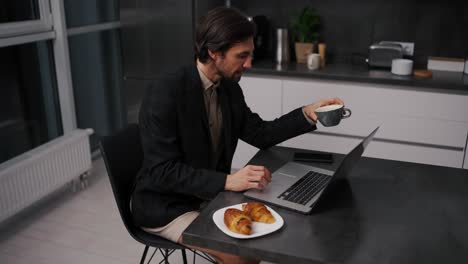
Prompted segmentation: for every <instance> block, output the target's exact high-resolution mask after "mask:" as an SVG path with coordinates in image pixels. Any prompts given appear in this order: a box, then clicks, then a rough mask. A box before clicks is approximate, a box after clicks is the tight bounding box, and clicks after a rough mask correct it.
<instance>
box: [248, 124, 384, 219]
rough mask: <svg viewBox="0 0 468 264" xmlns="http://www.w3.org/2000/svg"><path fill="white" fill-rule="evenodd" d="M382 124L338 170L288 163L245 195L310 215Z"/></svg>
mask: <svg viewBox="0 0 468 264" xmlns="http://www.w3.org/2000/svg"><path fill="white" fill-rule="evenodd" d="M378 129H379V127H377V128H376V129H374V131H372V132H371V133H370V134H369V135H368V136H367V137H365V138H364V139H363V140H362V141H361V142H360V143H359V144H358V145H357V146H356V147H355V148H354V149H353V150H351V151H350V152H349V153H348V154H347V155H346V156H345V158H344V159H343V161H342V162H341V164H340V166H339V167H338V168H337V169H336V170H335V171H331V170H326V169H322V168H318V167H314V166H309V165H305V164H301V163H296V162H288V163H286V164H285V165H284V166H282V167H281V168H279V169H278V170H277V171H275V172H274V173H273V174H272V179H273V180H272V182H271V183H270V184H268V185H267V186H266V187H265V188H264V189H263V190H258V189H250V190H247V191H246V192H244V195H245V196H247V197H249V198H252V199H254V200H259V201H263V202H266V203H270V204H274V205H278V206H280V207H284V208H287V209H291V210H294V211H298V212H301V213H304V214H309V213H311V211H312V208H314V206H315V205H316V204H317V202H318V201H319V199H320V197H321V196H322V194H323V193H324V191H325V190H326V189H327V188H329V187H330V186H331V184H330V183H331V182H332V179H335V178H343V177H347V175H348V174H349V173H350V172H351V170H352V169H353V167H354V166H355V165H356V163H357V161H358V160H359V159H360V158H361V156H362V153H363V152H364V150H365V149H366V147H367V145H369V143H370V142H371V141H372V138H373V137H374V135H375V133H377V130H378Z"/></svg>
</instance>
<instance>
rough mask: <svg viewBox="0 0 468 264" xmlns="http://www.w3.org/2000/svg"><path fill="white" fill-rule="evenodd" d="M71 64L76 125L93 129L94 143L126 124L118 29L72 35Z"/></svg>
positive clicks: (70, 45)
mask: <svg viewBox="0 0 468 264" xmlns="http://www.w3.org/2000/svg"><path fill="white" fill-rule="evenodd" d="M68 43H69V49H70V64H71V71H72V80H73V89H74V96H75V108H76V118H77V125H78V127H79V128H93V129H94V131H95V133H94V135H93V136H91V146H92V148H93V149H96V148H97V147H98V145H97V143H98V141H97V140H98V138H99V137H100V136H105V135H109V134H112V133H114V132H115V131H117V130H118V129H120V128H121V127H123V124H124V123H126V121H125V120H126V117H125V115H124V114H123V113H125V110H124V104H123V103H122V96H121V76H122V70H121V59H120V45H119V31H118V30H108V31H99V32H93V33H87V34H80V35H76V36H71V37H69V42H68Z"/></svg>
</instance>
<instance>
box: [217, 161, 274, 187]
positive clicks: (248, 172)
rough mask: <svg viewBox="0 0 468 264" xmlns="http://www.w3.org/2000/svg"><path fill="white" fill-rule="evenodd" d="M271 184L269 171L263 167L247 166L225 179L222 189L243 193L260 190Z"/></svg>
mask: <svg viewBox="0 0 468 264" xmlns="http://www.w3.org/2000/svg"><path fill="white" fill-rule="evenodd" d="M270 182H271V173H270V171H269V170H268V169H267V168H265V167H263V166H255V165H247V166H245V167H244V168H243V169H240V170H238V171H237V172H235V173H234V174H229V175H228V176H227V178H226V184H225V186H224V189H225V190H227V191H235V192H240V191H245V190H247V189H252V188H255V189H260V190H262V189H263V187H264V186H266V185H268V184H269V183H270Z"/></svg>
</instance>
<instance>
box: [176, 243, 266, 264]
mask: <svg viewBox="0 0 468 264" xmlns="http://www.w3.org/2000/svg"><path fill="white" fill-rule="evenodd" d="M178 243H179V244H182V245H184V246H186V247H188V248H191V249H194V250H198V251H202V252H205V253H208V254H210V255H211V256H213V257H214V258H215V259H216V262H218V263H219V264H224V263H228V264H231V263H238V264H244V263H245V264H257V263H259V262H260V261H259V260H256V259H250V258H245V257H240V256H237V255H232V254H228V253H224V252H221V251H216V250H212V249H207V248H201V247H195V246H191V245H187V244H184V243H183V241H182V236H181V237H180V238H179V240H178Z"/></svg>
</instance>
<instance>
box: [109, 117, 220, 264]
mask: <svg viewBox="0 0 468 264" xmlns="http://www.w3.org/2000/svg"><path fill="white" fill-rule="evenodd" d="M100 148H101V154H102V157H103V159H104V163H105V164H106V168H107V174H108V175H109V179H110V183H111V186H112V191H113V192H114V197H115V200H116V202H117V207H118V208H119V212H120V216H121V218H122V220H123V222H124V224H125V227H126V228H127V231H128V232H129V233H130V235H131V236H132V237H133V238H134V239H135V240H137V241H138V242H140V243H142V244H144V245H145V249H144V251H143V255H142V256H141V261H140V263H141V264H143V263H144V262H145V260H146V255H147V253H148V249H149V247H154V248H155V250H154V252H153V255H152V256H151V258H150V259H149V260H148V263H149V262H150V261H151V260H152V258H153V256H154V254H155V253H156V252H157V251H159V252H161V255H162V256H163V258H164V261H165V263H168V258H169V256H170V255H171V254H172V253H173V252H175V251H176V250H179V249H180V250H181V252H182V258H183V261H184V263H187V256H186V253H185V249H188V250H190V251H192V252H193V253H194V261H195V254H196V255H198V256H201V257H203V258H205V259H207V260H208V261H212V262H213V260H212V259H211V258H210V256H208V255H206V254H204V256H203V255H200V254H199V253H198V252H195V251H194V250H191V249H189V248H186V247H184V246H183V245H180V244H177V243H174V242H172V241H170V240H167V239H165V238H162V237H159V236H157V235H153V234H150V233H147V232H145V231H143V230H142V229H141V228H139V227H138V226H136V225H135V224H134V223H133V221H132V215H131V212H130V197H131V194H132V187H133V182H134V179H135V177H136V175H137V173H138V171H139V169H140V168H141V165H142V162H143V150H142V147H141V141H140V132H139V128H138V125H137V124H130V125H129V126H127V127H126V128H125V129H123V130H121V131H119V132H118V133H117V134H115V135H111V136H107V137H102V138H101V142H100ZM202 253H203V252H202Z"/></svg>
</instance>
